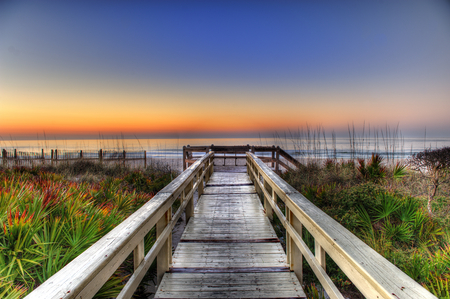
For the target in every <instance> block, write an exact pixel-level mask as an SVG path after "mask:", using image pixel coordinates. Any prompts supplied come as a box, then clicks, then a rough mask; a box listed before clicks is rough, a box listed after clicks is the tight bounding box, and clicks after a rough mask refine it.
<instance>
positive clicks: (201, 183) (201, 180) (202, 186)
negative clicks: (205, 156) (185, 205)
mask: <svg viewBox="0 0 450 299" xmlns="http://www.w3.org/2000/svg"><path fill="white" fill-rule="evenodd" d="M203 169H204V168H203V167H202V169H201V170H200V173H199V178H198V179H199V182H198V189H197V194H198V197H199V198H200V196H202V194H203V191H204V184H203V179H204V178H203V176H202V173H203Z"/></svg>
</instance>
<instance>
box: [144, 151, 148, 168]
mask: <svg viewBox="0 0 450 299" xmlns="http://www.w3.org/2000/svg"><path fill="white" fill-rule="evenodd" d="M144 168H147V151H144Z"/></svg>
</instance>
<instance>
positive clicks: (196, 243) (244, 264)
mask: <svg viewBox="0 0 450 299" xmlns="http://www.w3.org/2000/svg"><path fill="white" fill-rule="evenodd" d="M222 171H227V172H214V173H213V175H212V176H211V178H210V180H209V181H208V184H207V185H206V186H205V188H204V193H203V195H202V196H201V197H200V199H199V200H198V203H197V206H196V208H195V213H194V217H192V218H191V219H190V221H189V223H188V225H187V226H186V229H185V231H184V232H183V235H182V237H181V240H180V243H179V244H178V246H177V249H176V251H175V253H174V254H173V257H172V265H171V268H170V271H169V273H166V274H165V275H164V277H163V279H162V281H161V284H160V285H159V287H158V291H157V293H156V295H155V298H306V297H305V294H304V292H303V290H302V287H301V285H300V283H299V281H298V279H297V277H296V276H295V274H294V273H293V272H290V271H289V265H288V264H287V262H286V254H285V253H284V250H283V248H282V247H281V244H280V242H279V240H278V238H277V236H276V234H275V232H274V230H273V228H272V226H271V224H270V222H269V220H268V218H267V217H266V216H265V214H264V210H263V207H262V205H261V202H260V200H259V197H258V195H257V194H256V191H255V188H254V186H253V185H252V182H251V181H250V179H249V177H248V175H247V174H246V173H242V172H239V171H238V170H237V169H236V170H234V171H232V172H230V170H229V169H226V168H225V169H222Z"/></svg>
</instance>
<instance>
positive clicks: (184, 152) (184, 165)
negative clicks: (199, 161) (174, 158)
mask: <svg viewBox="0 0 450 299" xmlns="http://www.w3.org/2000/svg"><path fill="white" fill-rule="evenodd" d="M185 170H186V146H184V145H183V171H185Z"/></svg>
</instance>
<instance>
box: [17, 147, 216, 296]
mask: <svg viewBox="0 0 450 299" xmlns="http://www.w3.org/2000/svg"><path fill="white" fill-rule="evenodd" d="M213 159H214V153H212V152H211V153H208V154H206V155H204V156H203V157H202V158H201V159H199V160H197V161H196V162H195V163H194V164H193V165H192V166H191V167H190V168H189V169H187V170H186V171H184V172H183V173H182V174H181V175H179V176H178V177H177V178H176V179H175V180H173V181H172V182H171V183H170V184H169V185H167V186H166V187H165V188H164V189H162V190H161V191H160V192H158V193H157V194H156V195H155V196H154V197H153V198H152V199H151V200H150V201H149V202H147V203H146V204H145V205H144V206H143V207H142V208H140V209H139V210H138V211H136V212H135V213H133V214H132V215H131V216H129V217H128V218H127V219H126V220H125V221H123V222H122V223H121V224H120V225H118V226H117V227H116V228H115V229H113V230H112V231H111V232H109V233H108V234H107V235H105V236H104V237H103V238H101V239H100V240H99V241H98V242H96V243H95V244H94V245H92V246H91V247H89V248H88V249H87V250H86V251H85V252H84V253H82V254H81V255H80V256H78V257H77V258H75V259H74V260H73V261H72V262H70V263H69V264H68V265H67V266H65V267H64V268H63V269H61V270H60V271H59V272H57V273H56V274H55V275H53V276H52V277H50V278H49V279H48V280H47V281H45V282H44V283H43V284H42V285H40V286H39V287H38V288H37V289H35V290H34V291H33V292H31V293H30V294H29V295H28V296H27V297H26V298H27V299H42V298H55V299H60V298H79V299H87V298H92V297H93V296H94V295H95V294H96V293H97V291H98V290H99V289H100V288H101V287H102V286H103V284H104V283H105V282H106V281H107V280H108V279H109V278H110V277H111V275H112V274H113V273H114V272H115V271H116V269H117V268H118V267H119V266H120V265H121V264H122V263H123V262H124V260H125V259H126V258H127V257H128V255H129V254H130V253H131V252H133V258H134V273H133V274H132V276H131V277H130V279H129V280H128V282H127V284H126V285H125V287H124V288H123V289H122V291H121V293H120V294H119V296H118V297H117V298H131V296H132V295H133V293H134V291H135V290H136V288H137V287H138V285H139V283H140V281H141V280H142V278H143V277H144V275H145V273H146V272H147V270H148V269H149V268H150V266H151V264H152V263H153V261H154V260H155V258H156V259H157V279H158V283H159V281H160V280H161V278H162V276H163V274H164V273H165V272H166V271H168V270H169V265H170V264H171V259H172V244H171V243H172V229H173V227H174V225H175V223H176V222H177V220H178V219H179V217H180V216H181V214H182V213H183V212H184V211H185V212H186V220H188V219H189V218H190V217H191V216H192V215H193V213H194V199H193V196H194V192H195V191H196V190H197V191H198V194H199V196H200V195H201V194H202V193H203V188H204V183H205V182H207V181H208V180H209V177H210V176H211V174H212V172H213V171H214V164H213ZM176 200H180V202H181V205H180V207H179V208H178V210H177V211H176V212H175V214H173V216H172V205H173V204H174V202H175V201H176ZM155 225H156V237H157V239H156V241H155V243H154V244H153V246H152V248H151V249H150V250H149V251H148V252H147V253H145V252H144V237H145V236H146V235H147V234H148V233H149V232H150V230H151V229H152V228H153V227H154V226H155Z"/></svg>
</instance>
